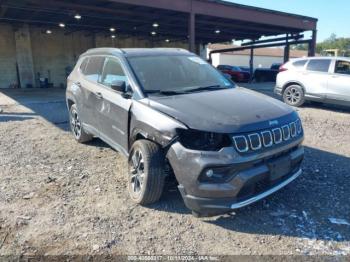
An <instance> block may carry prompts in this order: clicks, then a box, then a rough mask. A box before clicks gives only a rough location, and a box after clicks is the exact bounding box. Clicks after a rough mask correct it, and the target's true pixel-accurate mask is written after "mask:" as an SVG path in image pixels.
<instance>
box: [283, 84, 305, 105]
mask: <svg viewBox="0 0 350 262" xmlns="http://www.w3.org/2000/svg"><path fill="white" fill-rule="evenodd" d="M285 97H286V99H287V101H288V102H289V103H290V104H291V105H295V104H298V103H299V102H300V99H301V93H300V91H299V90H298V89H297V88H295V87H291V88H288V89H287V90H286V94H285Z"/></svg>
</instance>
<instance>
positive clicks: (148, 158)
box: [128, 140, 165, 205]
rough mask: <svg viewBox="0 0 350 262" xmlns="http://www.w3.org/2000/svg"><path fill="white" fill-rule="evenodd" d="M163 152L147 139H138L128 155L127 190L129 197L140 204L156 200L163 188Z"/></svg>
mask: <svg viewBox="0 0 350 262" xmlns="http://www.w3.org/2000/svg"><path fill="white" fill-rule="evenodd" d="M164 180H165V171H164V154H163V152H162V150H161V148H160V147H159V146H158V145H157V144H155V143H153V142H151V141H148V140H138V141H136V142H135V143H134V145H133V146H132V148H131V152H130V156H129V176H128V191H129V195H130V197H131V199H132V200H133V201H134V202H135V203H137V204H141V205H147V204H152V203H155V202H157V201H158V200H159V199H160V197H161V195H162V193H163V188H164Z"/></svg>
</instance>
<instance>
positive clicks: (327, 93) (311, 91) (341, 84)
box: [275, 57, 350, 106]
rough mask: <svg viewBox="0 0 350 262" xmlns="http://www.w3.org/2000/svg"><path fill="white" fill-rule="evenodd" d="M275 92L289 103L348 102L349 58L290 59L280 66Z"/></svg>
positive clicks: (349, 97) (349, 82) (349, 98)
mask: <svg viewBox="0 0 350 262" xmlns="http://www.w3.org/2000/svg"><path fill="white" fill-rule="evenodd" d="M275 93H276V94H278V95H281V96H282V97H283V100H284V102H285V103H287V104H289V105H291V106H301V105H302V104H304V102H305V101H306V100H312V101H319V102H325V103H332V104H341V105H350V58H345V57H312V58H300V59H293V60H291V61H289V62H288V63H286V64H284V65H282V66H281V67H280V73H279V74H278V75H277V83H276V87H275Z"/></svg>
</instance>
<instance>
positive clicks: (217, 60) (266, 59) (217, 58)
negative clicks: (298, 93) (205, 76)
mask: <svg viewBox="0 0 350 262" xmlns="http://www.w3.org/2000/svg"><path fill="white" fill-rule="evenodd" d="M249 60H250V56H247V55H225V54H213V65H214V66H218V65H236V66H249ZM273 63H283V57H272V56H254V68H258V67H263V68H269V67H270V66H271V65H272V64H273Z"/></svg>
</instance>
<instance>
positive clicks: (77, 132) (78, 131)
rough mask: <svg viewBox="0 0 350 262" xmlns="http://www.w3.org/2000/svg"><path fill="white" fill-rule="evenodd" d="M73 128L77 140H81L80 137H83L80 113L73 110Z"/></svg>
mask: <svg viewBox="0 0 350 262" xmlns="http://www.w3.org/2000/svg"><path fill="white" fill-rule="evenodd" d="M71 128H72V131H73V134H74V136H75V137H76V138H77V139H79V137H80V135H81V122H80V119H79V115H78V112H77V111H76V110H75V109H73V110H72V111H71Z"/></svg>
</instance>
